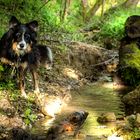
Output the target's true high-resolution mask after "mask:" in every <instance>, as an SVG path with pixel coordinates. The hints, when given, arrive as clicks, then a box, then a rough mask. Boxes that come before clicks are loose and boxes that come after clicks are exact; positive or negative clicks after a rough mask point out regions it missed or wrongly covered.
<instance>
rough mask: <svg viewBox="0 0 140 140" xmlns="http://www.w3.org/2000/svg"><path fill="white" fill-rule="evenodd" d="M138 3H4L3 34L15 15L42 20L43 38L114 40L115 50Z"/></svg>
mask: <svg viewBox="0 0 140 140" xmlns="http://www.w3.org/2000/svg"><path fill="white" fill-rule="evenodd" d="M138 2H139V0H134V1H132V0H113V1H112V0H46V1H45V0H36V1H34V0H30V1H24V0H18V1H14V0H1V1H0V9H1V10H0V14H1V27H2V28H1V30H0V35H2V34H3V33H4V32H5V30H6V28H7V26H8V24H7V23H8V20H9V18H10V16H11V15H15V16H16V17H17V18H18V19H20V20H21V21H22V22H25V21H29V20H32V19H36V20H38V21H39V24H40V34H39V36H40V38H41V39H42V38H44V37H47V38H49V37H50V38H54V37H56V39H55V40H57V41H60V42H63V41H69V40H73V41H75V40H79V41H84V42H86V41H88V42H93V41H99V42H102V43H105V44H106V43H108V40H110V39H111V41H110V42H109V43H110V44H111V47H113V45H114V44H115V43H116V40H118V39H121V38H122V36H123V33H124V22H125V20H126V19H127V17H128V16H130V15H133V14H139V13H140V9H139V8H138V7H137V5H138ZM128 8H129V9H130V10H128ZM42 32H43V33H42ZM108 38H109V39H108ZM102 39H103V40H102Z"/></svg>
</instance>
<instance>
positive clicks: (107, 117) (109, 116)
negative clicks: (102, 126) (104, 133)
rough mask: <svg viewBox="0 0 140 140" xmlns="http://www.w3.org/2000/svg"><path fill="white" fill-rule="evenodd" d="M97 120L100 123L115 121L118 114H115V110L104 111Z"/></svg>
mask: <svg viewBox="0 0 140 140" xmlns="http://www.w3.org/2000/svg"><path fill="white" fill-rule="evenodd" d="M97 121H98V122H99V123H106V122H114V121H116V116H115V114H114V112H107V113H102V114H101V115H100V116H99V117H98V118H97Z"/></svg>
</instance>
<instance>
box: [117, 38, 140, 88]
mask: <svg viewBox="0 0 140 140" xmlns="http://www.w3.org/2000/svg"><path fill="white" fill-rule="evenodd" d="M128 39H129V38H124V39H122V41H121V47H120V49H119V74H120V76H121V78H122V80H123V81H124V82H125V83H126V84H128V85H131V86H132V85H133V86H134V85H135V86H136V85H138V84H140V49H139V44H138V40H137V39H133V40H130V39H129V40H128ZM127 40H128V41H127Z"/></svg>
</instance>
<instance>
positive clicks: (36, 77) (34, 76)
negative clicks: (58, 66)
mask: <svg viewBox="0 0 140 140" xmlns="http://www.w3.org/2000/svg"><path fill="white" fill-rule="evenodd" d="M31 73H32V76H33V82H34V93H39V92H40V91H39V87H38V74H37V72H36V70H33V69H32V70H31Z"/></svg>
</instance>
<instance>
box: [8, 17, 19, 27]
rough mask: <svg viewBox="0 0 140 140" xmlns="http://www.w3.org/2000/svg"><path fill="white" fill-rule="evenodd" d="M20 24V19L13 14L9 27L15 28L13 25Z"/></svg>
mask: <svg viewBox="0 0 140 140" xmlns="http://www.w3.org/2000/svg"><path fill="white" fill-rule="evenodd" d="M18 24H20V22H19V21H18V19H17V18H16V17H15V16H12V17H11V19H10V21H9V28H13V27H15V26H16V25H18Z"/></svg>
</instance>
